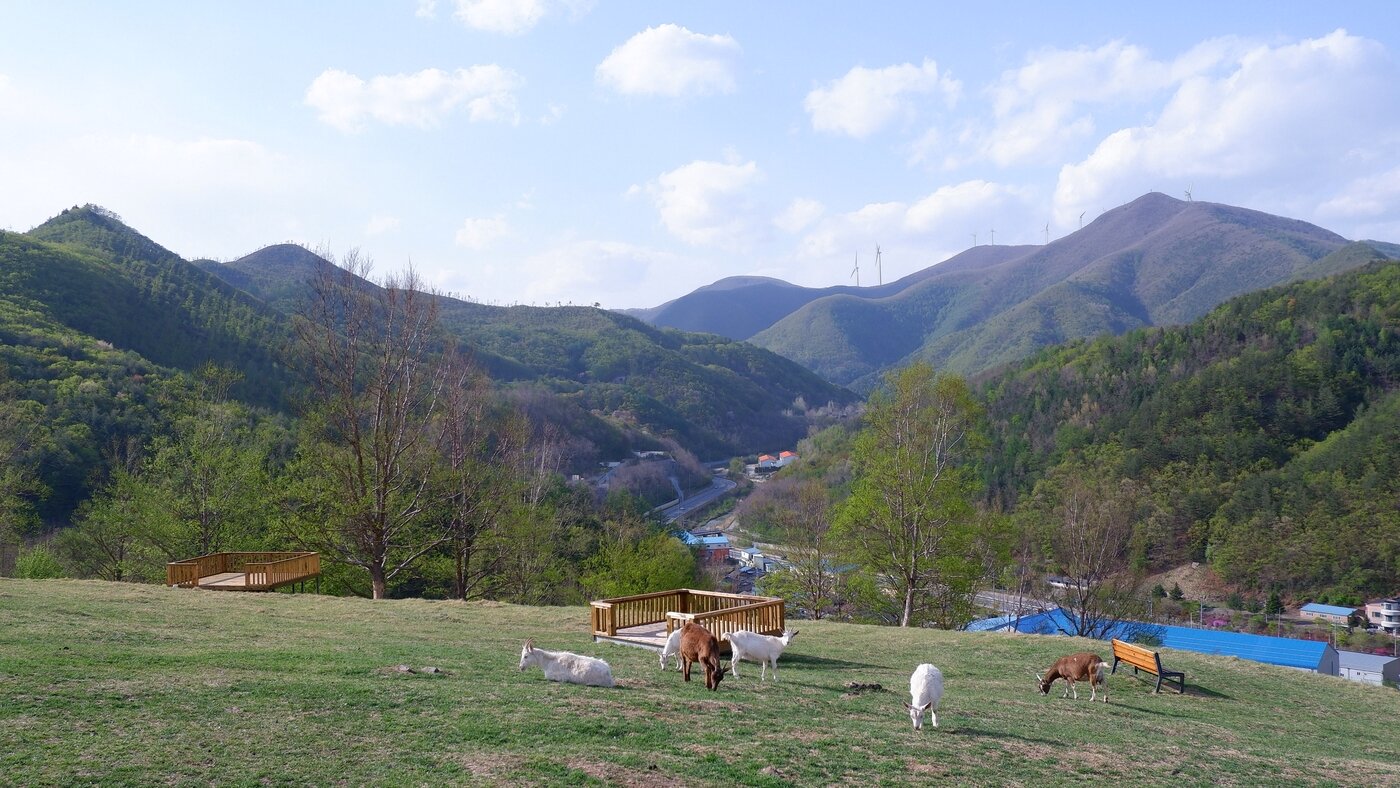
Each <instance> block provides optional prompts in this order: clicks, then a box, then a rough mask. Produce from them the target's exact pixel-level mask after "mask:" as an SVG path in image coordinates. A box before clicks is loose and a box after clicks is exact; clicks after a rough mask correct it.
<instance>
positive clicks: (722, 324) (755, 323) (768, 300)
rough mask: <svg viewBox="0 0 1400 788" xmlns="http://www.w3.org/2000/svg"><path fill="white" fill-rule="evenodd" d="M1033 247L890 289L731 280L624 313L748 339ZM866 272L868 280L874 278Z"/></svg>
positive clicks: (946, 264) (966, 260) (929, 272)
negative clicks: (806, 311)
mask: <svg viewBox="0 0 1400 788" xmlns="http://www.w3.org/2000/svg"><path fill="white" fill-rule="evenodd" d="M1031 248H1032V247H1026V246H990V245H989V246H976V247H973V248H971V249H968V250H967V251H965V252H962V253H960V254H958V255H955V256H953V257H951V258H949V259H947V260H945V261H943V262H941V263H939V264H938V265H937V266H932V267H929V268H925V269H923V270H921V271H916V272H914V273H912V274H909V275H908V276H905V277H901V278H900V279H897V280H895V281H893V282H889V283H886V284H876V285H866V286H865V287H857V286H851V285H837V286H834V287H800V286H798V285H794V284H790V283H788V282H784V281H782V280H781V279H772V278H769V277H764V276H731V277H726V278H724V279H721V280H719V281H718V282H715V283H714V284H711V285H706V286H705V287H701V288H699V289H697V290H694V291H692V292H690V293H687V294H685V295H683V296H681V297H680V298H677V299H674V300H671V301H668V302H666V303H664V304H662V305H661V306H657V307H652V308H650V309H624V310H622V312H623V314H627V315H630V316H632V317H636V318H638V319H640V320H645V321H646V322H648V323H651V324H652V325H656V326H665V327H668V328H679V329H681V330H682V331H699V332H703V333H709V334H719V335H720V336H725V337H729V338H731V339H748V338H749V337H752V336H753V335H754V334H757V333H758V332H760V331H762V330H763V329H765V328H768V327H769V326H771V325H773V324H774V323H776V322H778V321H779V320H781V319H783V318H784V317H786V316H788V315H790V314H792V313H793V312H795V311H797V310H798V309H800V308H801V307H803V306H805V305H807V304H809V303H811V302H813V301H816V300H818V299H822V298H828V297H832V296H840V295H849V296H853V297H855V298H859V299H877V298H889V297H891V296H894V295H897V294H899V293H902V292H904V291H905V290H907V289H909V288H911V287H913V286H914V285H917V284H918V283H920V282H922V281H924V280H925V279H928V278H929V277H932V276H943V275H945V274H948V273H951V272H953V271H959V270H969V269H978V268H987V267H990V266H994V265H997V264H1000V263H1003V262H1006V261H1007V260H1011V259H1014V258H1017V257H1021V256H1023V255H1025V254H1026V253H1027V252H1028V251H1029V250H1030V249H1031ZM870 273H871V272H870V271H867V281H868V280H869V274H870Z"/></svg>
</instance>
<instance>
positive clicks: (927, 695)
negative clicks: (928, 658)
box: [904, 662, 943, 731]
mask: <svg viewBox="0 0 1400 788" xmlns="http://www.w3.org/2000/svg"><path fill="white" fill-rule="evenodd" d="M909 695H910V700H912V701H913V702H912V703H906V704H904V708H906V709H908V710H909V719H910V720H912V721H913V722H914V730H916V731H917V730H923V727H924V712H926V711H927V712H930V714H931V715H932V717H933V727H935V728H937V727H938V702H939V701H940V700H942V699H943V672H942V671H941V670H939V669H938V668H935V667H934V666H932V665H930V664H928V663H927V662H925V663H924V664H922V665H920V666H918V667H917V668H914V673H913V675H911V676H910V677H909Z"/></svg>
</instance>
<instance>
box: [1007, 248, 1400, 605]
mask: <svg viewBox="0 0 1400 788" xmlns="http://www.w3.org/2000/svg"><path fill="white" fill-rule="evenodd" d="M982 388H983V390H984V391H985V394H986V402H987V409H988V422H989V429H990V435H991V447H990V451H989V452H988V454H987V460H986V465H985V480H986V482H987V490H988V492H987V495H988V502H989V503H990V504H992V505H995V506H997V507H1000V508H1002V509H1006V510H1011V509H1015V508H1019V507H1021V506H1022V505H1023V504H1024V503H1025V502H1026V501H1027V500H1030V499H1031V498H1033V497H1034V493H1033V490H1034V487H1035V485H1036V484H1037V483H1038V482H1039V481H1041V480H1043V479H1046V478H1049V477H1054V476H1056V475H1057V474H1058V475H1063V473H1064V469H1067V468H1071V467H1077V468H1089V469H1091V472H1092V473H1094V474H1097V475H1099V476H1102V477H1107V478H1108V479H1110V480H1122V479H1128V480H1133V483H1134V484H1135V485H1137V486H1139V487H1140V488H1141V489H1140V495H1141V500H1142V505H1143V508H1142V511H1141V512H1140V513H1139V515H1138V516H1137V518H1136V525H1135V529H1134V534H1133V538H1132V540H1131V545H1130V550H1131V553H1132V562H1133V565H1134V566H1137V567H1139V568H1159V567H1165V566H1171V565H1176V564H1179V563H1182V562H1184V561H1188V560H1194V561H1209V562H1210V563H1211V564H1212V566H1214V567H1215V568H1216V569H1217V570H1218V571H1219V572H1220V573H1221V574H1222V575H1223V576H1224V577H1225V578H1226V579H1227V580H1229V581H1231V582H1234V583H1237V584H1240V585H1242V586H1244V587H1247V588H1256V589H1259V590H1262V591H1270V590H1281V591H1284V592H1285V593H1295V594H1301V593H1314V594H1315V593H1325V592H1329V591H1330V592H1332V593H1333V594H1344V595H1353V594H1355V595H1362V596H1364V595H1369V594H1381V593H1394V591H1395V589H1396V588H1397V587H1400V562H1397V560H1396V558H1397V554H1400V511H1397V509H1396V508H1395V505H1394V502H1395V500H1396V499H1397V496H1398V495H1400V472H1397V471H1400V423H1397V418H1396V412H1397V409H1400V401H1397V396H1400V393H1398V392H1400V264H1396V263H1393V262H1391V263H1376V264H1372V265H1370V266H1368V267H1367V268H1365V269H1362V270H1359V271H1355V272H1352V273H1348V274H1343V275H1340V276H1337V277H1334V278H1332V279H1327V280H1321V281H1314V282H1306V283H1300V284H1295V285H1291V286H1287V287H1282V288H1275V289H1272V290H1267V291H1263V292H1259V293H1255V294H1251V295H1247V296H1243V297H1240V298H1236V299H1234V300H1232V301H1230V302H1227V303H1226V304H1224V305H1222V306H1221V307H1219V308H1218V309H1216V310H1215V311H1213V312H1212V313H1211V314H1209V315H1208V316H1206V317H1205V318H1203V319H1201V320H1199V321H1197V322H1195V323H1192V324H1191V325H1188V326H1183V327H1177V328H1157V329H1146V330H1138V331H1133V332H1130V333H1128V334H1126V335H1124V336H1121V337H1116V338H1104V339H1099V340H1095V341H1092V342H1077V343H1071V344H1069V345H1065V346H1060V347H1056V348H1050V349H1047V350H1044V351H1041V352H1040V353H1039V354H1037V355H1036V356H1035V357H1034V358H1032V359H1030V360H1028V361H1027V362H1025V363H1023V364H1020V365H1017V366H1015V367H1013V368H1011V369H1009V370H1007V371H1004V372H1002V373H1000V374H997V375H995V376H992V377H989V378H987V379H986V380H985V381H983V383H982Z"/></svg>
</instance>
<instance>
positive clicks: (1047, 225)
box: [1045, 222, 1050, 246]
mask: <svg viewBox="0 0 1400 788" xmlns="http://www.w3.org/2000/svg"><path fill="white" fill-rule="evenodd" d="M1045 244H1046V245H1047V246H1048V245H1049V244H1050V223H1049V222H1046V223H1045Z"/></svg>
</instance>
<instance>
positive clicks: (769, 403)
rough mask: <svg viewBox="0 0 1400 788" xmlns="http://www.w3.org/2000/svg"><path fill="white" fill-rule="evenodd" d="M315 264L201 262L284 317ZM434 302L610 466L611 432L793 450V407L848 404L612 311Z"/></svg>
mask: <svg viewBox="0 0 1400 788" xmlns="http://www.w3.org/2000/svg"><path fill="white" fill-rule="evenodd" d="M324 265H327V263H326V261H325V260H324V259H322V258H320V257H319V256H317V255H315V254H314V253H312V252H309V251H307V250H305V249H302V248H301V247H297V246H291V245H286V244H283V245H278V246H270V247H267V248H265V249H261V250H259V251H258V252H255V253H253V254H251V255H248V256H246V257H243V258H241V259H239V260H235V261H233V262H231V263H225V264H219V263H205V264H204V266H205V268H206V269H207V270H209V271H211V272H213V273H214V274H216V275H218V276H220V277H222V278H223V279H225V280H226V281H228V282H229V283H231V284H235V285H237V286H240V287H246V288H249V292H250V293H252V294H253V295H255V296H257V297H258V298H260V299H263V300H265V301H266V302H268V303H269V304H272V305H274V306H276V307H278V308H279V309H284V310H288V311H290V310H294V309H295V308H296V306H297V304H298V302H299V300H300V299H301V298H302V296H303V294H304V293H305V292H306V288H307V286H308V281H309V279H310V278H311V277H312V276H313V275H314V273H315V271H316V270H317V268H318V267H319V266H324ZM366 286H367V287H368V286H372V285H368V284H366ZM439 303H440V307H441V321H442V326H443V328H444V330H446V331H447V332H449V333H450V334H452V335H454V336H456V337H458V338H459V339H460V340H461V341H462V342H463V343H464V344H465V345H466V346H468V347H470V348H471V349H472V352H473V354H474V355H475V356H476V357H477V359H478V360H479V361H480V363H481V364H482V366H483V367H485V368H486V370H487V371H488V372H489V373H490V374H491V376H492V377H493V378H494V379H495V380H497V381H498V382H501V383H503V384H507V385H509V386H510V387H511V388H513V389H517V390H531V389H534V390H544V391H548V392H550V393H552V394H553V395H556V396H558V397H559V398H560V401H559V402H556V403H554V404H553V405H551V406H550V407H548V408H546V409H545V410H548V411H549V412H550V413H551V414H553V415H552V416H551V418H553V419H554V420H556V421H560V422H561V423H563V424H566V425H570V426H569V430H570V431H571V432H575V433H581V434H582V435H583V436H584V437H586V438H588V440H590V441H591V442H593V443H594V444H595V445H598V446H599V447H600V449H603V450H605V451H608V452H612V453H610V454H608V455H607V456H608V457H615V456H617V452H620V451H625V450H626V448H627V438H626V437H625V436H623V435H622V434H621V433H620V432H619V429H621V430H629V429H630V430H633V431H640V432H641V433H644V434H645V435H647V436H650V439H651V440H654V439H655V438H657V437H665V438H670V439H674V440H676V441H678V442H679V443H680V444H681V445H683V446H685V447H686V448H688V449H689V450H690V451H692V452H694V453H696V454H698V455H700V456H702V457H705V458H707V459H713V458H720V457H728V456H732V455H735V454H746V453H752V452H756V451H763V450H772V449H773V448H775V447H780V446H791V445H794V444H795V443H796V442H797V441H798V440H799V439H801V438H802V437H805V435H806V434H807V420H806V418H805V416H804V414H803V413H801V412H789V411H792V409H793V403H794V401H795V400H797V399H798V398H801V399H802V400H803V401H805V402H806V403H808V404H809V405H810V406H812V407H820V406H823V405H826V404H827V403H832V402H834V403H836V404H838V405H847V404H850V403H853V402H855V401H856V400H857V397H856V396H855V395H854V394H853V393H852V392H850V391H848V390H846V389H843V388H840V387H838V386H834V385H832V384H830V383H828V382H826V381H825V380H823V379H821V378H819V377H817V376H816V375H814V374H813V373H811V372H809V371H808V370H806V369H804V368H802V367H801V366H799V365H797V364H795V363H793V362H791V361H789V360H787V359H785V358H782V357H780V356H777V355H775V354H773V353H770V352H768V351H764V350H760V349H758V348H756V347H753V346H751V345H746V344H743V343H740V342H736V341H732V340H726V339H723V338H720V337H717V336H713V335H707V334H690V333H685V332H681V331H675V330H666V329H658V328H654V327H652V326H649V325H647V324H645V323H643V322H641V321H640V320H637V319H635V318H631V317H627V316H625V315H622V314H619V313H615V312H609V311H605V310H602V309H596V308H591V307H529V306H513V307H501V306H492V305H487V304H477V303H472V302H469V301H462V300H459V299H456V298H450V297H443V298H442V299H441V300H440V302H439ZM600 417H601V418H602V419H604V420H606V422H607V424H605V423H602V422H600V421H598V419H599V418H600ZM609 424H611V425H612V426H611V427H609V426H608V425H609ZM644 439H646V438H644Z"/></svg>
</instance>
